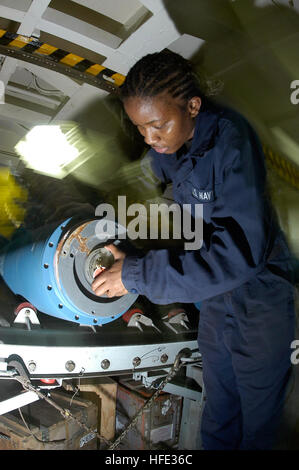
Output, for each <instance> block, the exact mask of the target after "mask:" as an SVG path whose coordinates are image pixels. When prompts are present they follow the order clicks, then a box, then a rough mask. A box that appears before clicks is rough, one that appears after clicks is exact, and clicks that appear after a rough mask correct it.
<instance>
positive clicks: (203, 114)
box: [188, 98, 223, 156]
mask: <svg viewBox="0 0 299 470" xmlns="http://www.w3.org/2000/svg"><path fill="white" fill-rule="evenodd" d="M222 112H223V111H222V110H221V108H218V107H217V106H216V105H215V104H214V103H212V102H211V101H209V100H208V99H207V98H202V104H201V107H200V111H199V113H198V115H197V117H196V121H195V129H194V135H193V139H192V144H191V148H190V150H189V151H188V154H190V155H192V156H201V154H202V153H203V152H205V151H206V150H208V149H209V148H211V147H212V146H213V141H214V137H215V135H216V132H217V124H218V119H219V117H220V114H222Z"/></svg>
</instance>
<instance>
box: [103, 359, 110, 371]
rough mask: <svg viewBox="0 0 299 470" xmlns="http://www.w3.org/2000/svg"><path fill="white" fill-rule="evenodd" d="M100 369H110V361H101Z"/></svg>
mask: <svg viewBox="0 0 299 470" xmlns="http://www.w3.org/2000/svg"><path fill="white" fill-rule="evenodd" d="M101 367H102V369H108V368H109V367H110V361H109V360H108V359H103V360H102V362H101Z"/></svg>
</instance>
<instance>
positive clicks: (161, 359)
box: [160, 354, 168, 363]
mask: <svg viewBox="0 0 299 470" xmlns="http://www.w3.org/2000/svg"><path fill="white" fill-rule="evenodd" d="M160 361H161V362H163V363H165V362H167V361H168V356H167V354H162V356H161V357H160Z"/></svg>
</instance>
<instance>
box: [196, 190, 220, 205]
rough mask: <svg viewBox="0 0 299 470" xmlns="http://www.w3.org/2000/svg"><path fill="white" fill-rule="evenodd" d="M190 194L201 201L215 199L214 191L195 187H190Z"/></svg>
mask: <svg viewBox="0 0 299 470" xmlns="http://www.w3.org/2000/svg"><path fill="white" fill-rule="evenodd" d="M192 196H194V197H196V199H198V200H199V201H202V202H210V201H214V199H215V196H214V191H202V190H200V189H196V188H192Z"/></svg>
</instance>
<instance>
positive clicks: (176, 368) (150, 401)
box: [108, 351, 186, 450]
mask: <svg viewBox="0 0 299 470" xmlns="http://www.w3.org/2000/svg"><path fill="white" fill-rule="evenodd" d="M185 354H186V352H185V351H182V352H181V353H178V355H177V356H176V358H175V361H174V364H173V366H172V368H171V369H170V371H169V373H168V375H167V376H166V377H165V379H164V380H163V381H162V382H161V383H160V384H159V386H158V388H157V389H156V391H155V393H154V394H153V395H152V396H151V397H150V398H149V399H148V400H147V401H146V402H145V404H144V405H143V406H142V407H141V408H140V410H139V411H138V412H137V414H136V415H135V416H134V417H133V419H132V420H131V422H130V423H129V424H128V426H127V427H126V428H125V429H124V430H123V432H122V433H121V434H120V435H119V436H118V438H117V439H116V440H115V441H114V442H113V444H112V445H110V447H109V448H108V450H114V449H115V448H116V447H117V446H118V445H119V444H120V443H121V441H122V440H123V439H124V438H125V437H126V435H127V434H128V432H129V431H130V429H131V428H132V427H133V426H135V424H136V423H137V421H138V418H139V417H140V416H141V415H142V413H143V412H144V411H145V410H146V409H148V408H149V407H150V406H151V405H152V404H153V402H154V401H155V399H156V398H157V397H158V396H159V394H160V393H161V392H162V390H163V388H164V387H165V385H166V384H167V383H168V382H170V380H172V379H173V377H174V376H175V375H176V374H177V372H178V371H179V370H180V368H181V367H182V366H183V365H184V363H183V362H182V361H181V358H182V357H183V356H184V355H185Z"/></svg>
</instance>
